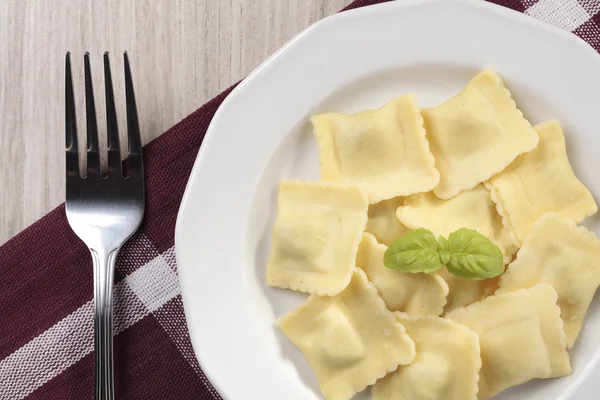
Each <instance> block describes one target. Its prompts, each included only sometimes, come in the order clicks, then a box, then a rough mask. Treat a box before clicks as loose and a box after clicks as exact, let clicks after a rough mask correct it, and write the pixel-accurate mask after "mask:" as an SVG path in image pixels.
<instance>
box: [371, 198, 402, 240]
mask: <svg viewBox="0 0 600 400" xmlns="http://www.w3.org/2000/svg"><path fill="white" fill-rule="evenodd" d="M403 199H404V198H403V197H394V198H393V199H390V200H383V201H380V202H379V203H377V204H371V205H369V219H368V220H367V232H369V233H372V234H373V235H374V236H375V237H376V238H377V241H378V242H379V243H382V244H385V245H386V246H389V245H390V244H392V243H393V242H394V241H395V240H396V239H398V238H399V237H400V236H403V235H404V234H406V233H408V231H409V229H408V228H407V227H406V226H404V225H402V223H401V222H400V220H398V217H396V210H397V209H398V207H400V206H401V205H402V203H403Z"/></svg>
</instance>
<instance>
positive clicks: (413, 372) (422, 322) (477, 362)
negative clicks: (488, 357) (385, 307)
mask: <svg viewBox="0 0 600 400" xmlns="http://www.w3.org/2000/svg"><path fill="white" fill-rule="evenodd" d="M396 315H397V317H398V320H399V321H400V322H401V323H402V324H403V325H404V326H405V327H406V331H407V332H408V334H409V335H410V336H411V337H412V338H413V340H414V341H415V346H416V349H417V354H416V356H415V360H414V361H413V363H412V364H410V365H406V366H400V367H398V369H397V370H396V371H394V372H392V373H391V374H388V375H387V376H386V377H385V378H383V379H380V380H378V381H377V383H375V385H374V386H373V389H372V394H373V397H372V400H476V399H477V390H478V386H477V382H478V381H479V370H480V368H481V356H480V354H479V337H478V335H477V334H476V333H475V332H473V331H471V330H470V329H469V328H467V327H466V326H465V325H462V324H459V323H457V322H454V321H451V320H449V319H446V318H439V317H432V316H418V315H411V314H404V313H396Z"/></svg>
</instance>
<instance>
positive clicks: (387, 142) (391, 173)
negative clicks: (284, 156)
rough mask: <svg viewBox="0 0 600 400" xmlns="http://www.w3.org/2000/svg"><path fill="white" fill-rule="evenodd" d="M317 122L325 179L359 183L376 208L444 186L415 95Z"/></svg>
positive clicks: (318, 117) (323, 116)
mask: <svg viewBox="0 0 600 400" xmlns="http://www.w3.org/2000/svg"><path fill="white" fill-rule="evenodd" d="M311 121H312V123H313V127H314V134H315V137H316V139H317V143H318V145H319V159H320V169H321V179H322V180H323V181H336V182H338V181H339V182H344V183H350V184H353V185H356V186H358V187H359V188H361V189H362V190H363V191H364V192H365V193H366V194H367V196H368V197H369V202H370V203H372V204H373V203H378V202H380V201H381V200H387V199H391V198H393V197H396V196H406V195H409V194H413V193H419V192H426V191H429V190H431V189H433V188H434V187H435V186H436V185H437V184H438V182H439V179H440V176H439V173H438V171H437V170H436V169H435V167H434V164H435V161H434V159H433V156H432V155H431V152H430V151H429V144H428V143H427V139H425V130H424V129H423V118H422V117H421V114H420V113H419V108H418V106H417V104H416V102H415V97H414V96H413V95H407V96H402V97H398V98H396V99H394V100H392V101H390V102H389V103H387V104H385V105H384V106H383V107H381V108H379V109H377V110H366V111H362V112H359V113H357V114H351V115H348V114H339V113H330V114H321V115H316V116H313V117H312V118H311Z"/></svg>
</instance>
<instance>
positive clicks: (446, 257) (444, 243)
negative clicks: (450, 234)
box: [438, 235, 450, 265]
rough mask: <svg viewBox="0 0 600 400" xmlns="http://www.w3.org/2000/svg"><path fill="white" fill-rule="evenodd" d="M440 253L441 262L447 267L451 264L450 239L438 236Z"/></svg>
mask: <svg viewBox="0 0 600 400" xmlns="http://www.w3.org/2000/svg"><path fill="white" fill-rule="evenodd" d="M438 243H439V248H438V253H440V261H441V262H442V264H444V265H446V264H448V262H450V252H449V251H448V239H446V238H445V237H443V236H442V235H440V236H438Z"/></svg>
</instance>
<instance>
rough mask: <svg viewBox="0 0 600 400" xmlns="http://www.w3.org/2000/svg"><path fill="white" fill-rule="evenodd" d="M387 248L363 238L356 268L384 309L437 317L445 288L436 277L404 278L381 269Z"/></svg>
mask: <svg viewBox="0 0 600 400" xmlns="http://www.w3.org/2000/svg"><path fill="white" fill-rule="evenodd" d="M386 249H387V247H386V246H385V245H383V244H380V243H377V240H375V237H374V236H373V235H371V234H370V233H365V234H363V239H362V242H361V243H360V246H359V248H358V255H357V257H356V266H357V267H359V268H361V269H362V270H364V271H365V272H366V273H367V276H368V277H369V280H370V281H371V282H373V284H374V285H375V287H376V288H377V291H378V292H379V295H380V296H381V298H382V299H383V301H385V304H386V306H387V308H388V309H390V310H392V311H404V312H407V313H417V314H428V315H440V314H441V313H442V312H443V310H444V304H446V295H447V294H448V285H447V284H446V282H445V281H444V280H443V279H442V278H441V277H440V276H439V275H438V274H437V273H435V272H434V273H431V274H423V273H418V274H408V273H404V272H400V271H396V270H393V269H390V268H388V267H386V266H385V265H383V254H384V253H385V250H386Z"/></svg>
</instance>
